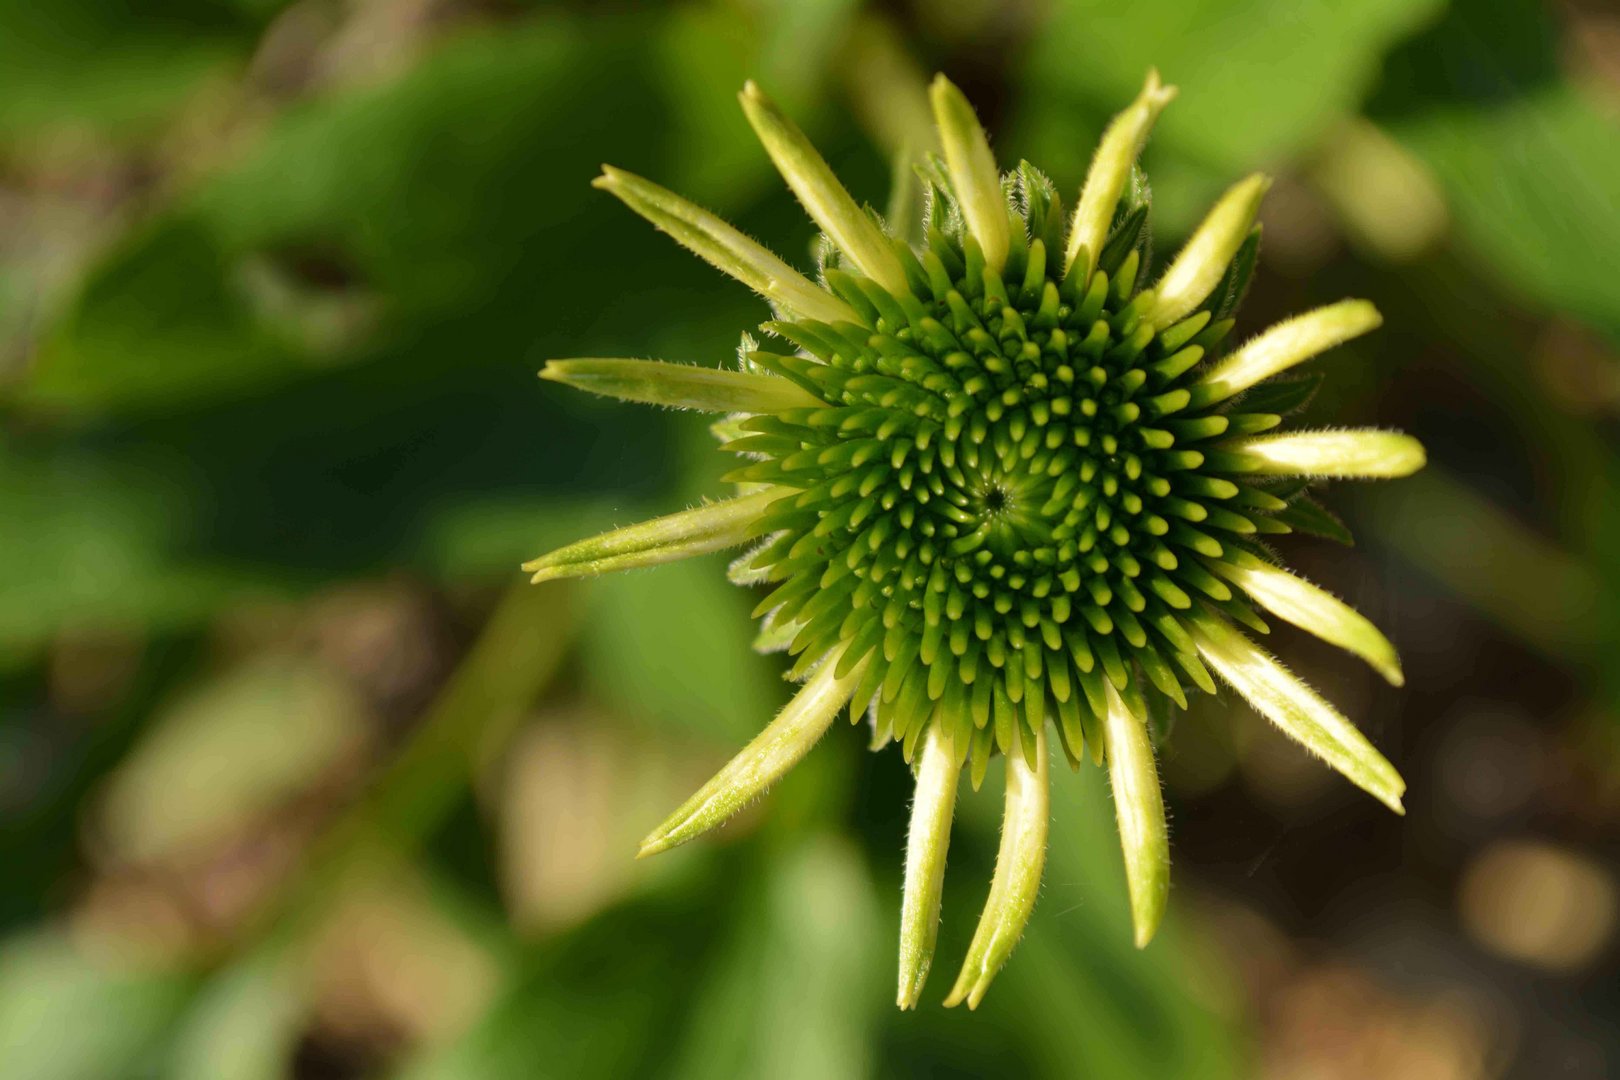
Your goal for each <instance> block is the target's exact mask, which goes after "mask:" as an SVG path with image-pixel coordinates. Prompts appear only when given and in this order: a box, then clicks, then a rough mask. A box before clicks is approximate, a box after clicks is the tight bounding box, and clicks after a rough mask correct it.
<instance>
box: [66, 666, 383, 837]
mask: <svg viewBox="0 0 1620 1080" xmlns="http://www.w3.org/2000/svg"><path fill="white" fill-rule="evenodd" d="M365 736H366V729H365V727H364V721H363V717H362V716H361V714H360V705H359V703H358V702H357V701H355V700H354V699H353V697H352V695H351V693H350V691H349V690H348V688H347V687H346V685H345V684H344V683H342V682H341V681H340V680H338V679H336V678H335V677H333V676H329V675H328V674H326V673H325V672H324V671H323V670H322V669H320V668H319V667H315V666H311V665H310V664H308V663H305V662H300V661H297V660H294V659H290V658H276V657H268V658H265V659H262V660H259V661H257V662H255V663H253V664H251V665H249V666H246V667H244V668H241V669H239V670H235V671H231V672H229V673H227V674H225V675H224V676H222V677H221V678H219V679H218V680H216V681H214V682H212V683H210V684H207V685H204V686H202V687H199V688H197V689H195V690H193V691H192V692H191V693H190V694H189V695H188V696H187V697H186V698H185V699H184V700H182V701H180V702H178V703H176V705H175V706H174V707H173V708H172V709H171V710H170V711H169V712H168V713H167V714H166V715H164V716H161V717H159V718H158V720H157V721H156V723H155V726H154V727H153V728H152V729H151V730H150V731H149V732H148V733H147V734H146V736H145V737H144V739H143V740H142V741H141V743H140V745H139V746H137V747H136V749H135V752H134V753H133V755H132V756H131V757H130V758H129V759H128V760H127V761H125V762H124V763H123V765H121V766H120V767H119V769H118V771H117V772H116V773H115V774H114V775H113V777H112V781H111V784H110V786H109V787H108V789H107V791H106V795H105V801H104V802H103V804H102V807H101V813H100V814H99V815H98V827H99V828H98V831H99V832H100V834H101V835H102V837H103V839H104V840H105V842H106V844H107V845H108V847H109V848H110V850H111V852H112V853H113V854H114V855H115V856H116V857H118V858H120V859H129V860H134V861H148V860H154V859H163V858H174V857H184V856H187V855H193V854H196V853H197V852H198V850H199V849H206V848H207V847H209V846H210V845H212V844H216V843H219V842H221V841H224V840H226V839H228V838H229V837H231V836H232V835H234V834H236V833H237V831H238V830H241V829H243V828H245V827H247V826H249V825H251V824H252V823H254V822H256V821H258V820H259V819H260V818H261V817H263V816H264V815H265V814H267V813H269V812H271V811H273V810H275V809H276V808H277V807H278V806H280V805H281V804H282V803H283V802H284V801H285V800H287V799H289V798H290V797H292V796H293V795H295V794H296V793H297V792H298V791H299V790H300V789H301V788H302V787H303V785H305V784H308V783H311V782H313V781H316V780H318V779H319V778H320V776H321V775H322V774H323V772H325V771H326V770H328V769H331V768H332V767H334V766H335V765H336V764H338V763H339V762H341V761H342V760H343V759H345V758H349V757H351V756H352V755H354V754H356V753H357V752H358V751H359V749H360V747H361V746H362V745H363V743H364V740H365Z"/></svg>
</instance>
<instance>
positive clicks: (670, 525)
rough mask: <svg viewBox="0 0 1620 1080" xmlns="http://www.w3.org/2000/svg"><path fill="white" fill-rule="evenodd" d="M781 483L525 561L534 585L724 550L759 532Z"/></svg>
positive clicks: (607, 534)
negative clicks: (763, 516)
mask: <svg viewBox="0 0 1620 1080" xmlns="http://www.w3.org/2000/svg"><path fill="white" fill-rule="evenodd" d="M787 494H791V493H790V492H788V491H786V490H784V489H782V488H775V487H773V488H767V489H766V490H764V491H760V492H756V493H754V494H752V495H739V496H737V497H736V498H733V499H725V500H722V501H721V502H716V503H710V504H708V505H707V506H699V507H697V508H696V509H693V510H683V511H681V512H680V513H678V514H669V515H667V516H665V517H661V518H653V519H652V520H651V521H643V522H641V523H640V524H639V525H628V526H626V527H625V528H622V529H614V530H613V531H612V532H606V533H603V534H602V535H600V536H594V537H592V538H591V539H589V540H581V541H579V542H578V543H574V544H569V545H568V546H567V547H563V548H558V549H557V550H556V551H553V552H552V553H551V554H549V555H542V556H540V558H538V559H534V560H532V561H530V562H526V563H524V564H523V569H524V570H527V571H528V572H530V573H531V574H533V575H534V577H533V578H532V579H531V580H532V581H533V582H534V583H535V584H539V583H540V582H542V581H551V580H552V579H554V578H567V577H585V576H588V575H591V574H605V573H607V572H609V571H611V570H633V569H635V568H636V567H640V566H657V565H659V564H661V563H667V562H674V561H675V560H676V559H685V558H688V557H690V556H693V555H702V554H704V553H705V552H710V551H720V550H722V549H724V548H728V547H735V546H736V545H738V544H742V543H746V542H747V541H749V540H752V539H753V538H754V537H756V536H758V535H759V534H760V533H759V524H758V522H759V519H760V515H761V514H763V513H764V512H765V508H766V507H768V506H770V505H771V503H773V502H775V501H776V500H777V499H780V498H781V497H782V496H784V495H787Z"/></svg>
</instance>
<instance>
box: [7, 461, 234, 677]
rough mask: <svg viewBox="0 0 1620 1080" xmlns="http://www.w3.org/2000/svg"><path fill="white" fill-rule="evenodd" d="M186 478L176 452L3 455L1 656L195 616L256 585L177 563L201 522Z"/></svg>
mask: <svg viewBox="0 0 1620 1080" xmlns="http://www.w3.org/2000/svg"><path fill="white" fill-rule="evenodd" d="M165 471H167V473H168V475H167V476H165V475H164V474H165ZM189 475H191V474H190V470H189V469H187V468H186V467H185V466H184V465H183V464H181V463H177V462H175V461H174V460H173V459H172V458H171V457H167V456H164V457H161V458H156V459H154V458H150V457H148V458H145V459H144V460H141V459H136V460H127V461H122V462H119V461H109V460H107V458H105V457H103V456H100V455H97V454H94V453H91V452H88V451H86V450H82V449H77V448H69V449H66V450H63V451H47V452H36V451H32V450H18V449H13V448H7V450H6V452H4V453H0V505H3V506H4V507H5V508H6V512H5V513H4V514H3V515H0V648H7V649H13V650H19V651H24V650H27V649H28V648H30V647H31V646H33V645H34V644H35V643H37V642H38V641H39V640H40V639H42V638H44V637H45V636H47V635H49V634H50V633H52V632H54V631H55V630H57V629H58V628H60V627H62V626H64V625H75V624H90V625H96V626H108V625H112V626H119V625H125V624H142V625H147V626H153V627H163V626H166V625H171V624H174V623H177V622H181V621H185V620H190V619H195V618H197V617H198V616H199V615H200V614H202V613H203V612H206V611H208V610H210V609H211V608H212V607H213V606H214V605H216V604H217V603H219V602H220V601H221V600H222V599H223V598H224V597H226V596H229V595H232V594H233V593H234V592H235V591H236V590H239V589H241V588H242V587H243V586H244V585H246V584H248V583H249V582H250V580H251V576H250V575H248V574H244V573H240V572H237V571H236V570H227V569H226V568H224V567H223V566H221V565H219V564H218V563H215V562H213V561H212V560H203V561H196V562H192V563H190V564H188V565H185V566H174V565H171V564H170V561H171V559H172V557H173V553H174V551H175V548H176V547H177V546H178V545H179V544H180V543H181V540H180V538H181V537H182V536H184V534H185V533H186V531H187V530H188V529H189V528H191V527H192V525H193V521H192V510H193V508H192V507H191V506H190V505H188V495H189V494H190V493H189V492H188V490H187V487H186V478H187V477H188V476H189Z"/></svg>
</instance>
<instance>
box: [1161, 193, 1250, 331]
mask: <svg viewBox="0 0 1620 1080" xmlns="http://www.w3.org/2000/svg"><path fill="white" fill-rule="evenodd" d="M1269 187H1271V178H1270V177H1267V176H1261V175H1259V174H1258V173H1257V174H1255V175H1254V176H1251V177H1249V178H1248V179H1246V180H1240V181H1238V182H1237V183H1236V184H1234V185H1232V187H1231V188H1230V189H1229V190H1228V191H1227V192H1226V194H1225V195H1222V196H1221V200H1220V202H1218V203H1216V204H1215V208H1214V209H1213V210H1211V211H1210V212H1209V216H1208V217H1206V218H1205V219H1204V221H1203V224H1201V225H1199V226H1198V230H1197V231H1196V232H1194V233H1193V234H1192V237H1191V238H1190V239H1189V240H1188V241H1187V243H1186V245H1185V246H1184V247H1183V248H1182V249H1181V252H1180V254H1178V255H1177V256H1176V258H1175V261H1174V262H1172V263H1171V264H1170V269H1168V270H1166V271H1165V272H1164V277H1162V278H1160V279H1159V282H1158V284H1157V285H1155V286H1154V287H1153V291H1154V294H1155V295H1154V301H1153V309H1152V311H1150V312H1149V313H1148V316H1147V318H1148V321H1149V322H1150V323H1151V324H1152V325H1153V326H1154V327H1156V328H1159V329H1163V328H1164V327H1166V326H1169V325H1170V324H1171V323H1173V322H1177V321H1179V320H1181V319H1183V318H1186V317H1187V316H1188V315H1191V314H1192V313H1193V312H1194V311H1196V310H1198V305H1199V304H1202V303H1203V302H1204V301H1205V300H1206V299H1208V297H1209V294H1210V292H1211V290H1213V289H1214V288H1215V286H1216V285H1217V284H1218V283H1219V282H1220V280H1221V276H1222V275H1223V274H1225V273H1226V267H1227V264H1228V263H1230V262H1231V261H1232V256H1234V255H1236V254H1237V251H1238V248H1240V247H1242V246H1243V240H1244V238H1245V237H1247V236H1248V235H1249V230H1250V229H1252V228H1253V227H1254V219H1255V215H1256V214H1258V213H1259V212H1260V199H1261V198H1262V197H1263V196H1264V195H1265V193H1266V189H1267V188H1269Z"/></svg>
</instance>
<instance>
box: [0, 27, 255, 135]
mask: <svg viewBox="0 0 1620 1080" xmlns="http://www.w3.org/2000/svg"><path fill="white" fill-rule="evenodd" d="M257 29H258V27H257V25H256V24H255V23H254V22H253V21H250V20H249V19H248V18H245V17H244V13H243V12H241V11H238V10H232V5H230V4H220V3H212V2H210V0H159V2H157V3H145V4H125V3H115V2H111V0H51V2H50V3H44V4H41V3H34V2H32V0H3V2H0V137H3V136H16V135H19V134H29V133H33V132H36V131H39V130H41V129H50V128H53V127H63V126H71V127H73V128H77V129H83V128H84V127H87V126H88V127H92V128H95V129H97V130H98V131H99V132H100V133H102V134H104V135H112V136H119V135H126V134H129V133H130V132H131V131H132V130H133V131H141V130H143V129H144V128H146V127H147V126H148V125H149V124H150V122H151V121H154V120H157V119H160V118H161V117H162V116H163V115H164V114H165V113H166V112H167V111H168V110H169V109H171V108H172V107H173V106H174V105H176V104H177V103H179V102H181V101H183V100H184V99H185V98H186V97H187V96H188V95H190V94H191V93H193V92H195V90H196V89H197V87H198V85H199V83H200V82H201V81H202V80H203V79H205V78H207V77H208V76H210V75H213V74H222V73H224V72H226V71H228V70H230V69H231V68H232V67H233V66H234V65H235V64H237V63H239V62H240V61H241V60H242V59H243V58H245V56H246V53H247V50H248V47H249V45H250V43H251V42H252V39H253V36H254V34H255V33H256V32H257Z"/></svg>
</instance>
